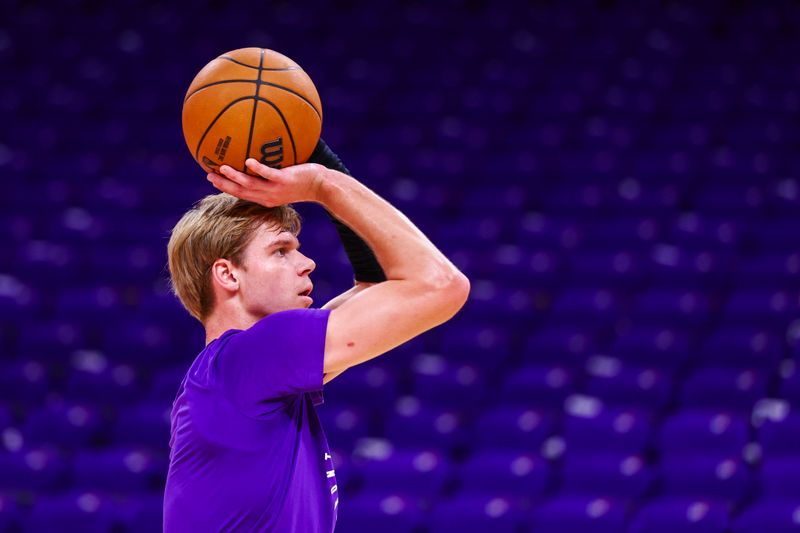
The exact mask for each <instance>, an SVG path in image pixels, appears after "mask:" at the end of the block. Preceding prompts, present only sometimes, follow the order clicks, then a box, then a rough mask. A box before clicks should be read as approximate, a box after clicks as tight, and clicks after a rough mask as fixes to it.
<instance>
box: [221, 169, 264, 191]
mask: <svg viewBox="0 0 800 533" xmlns="http://www.w3.org/2000/svg"><path fill="white" fill-rule="evenodd" d="M219 171H220V173H221V174H222V175H223V176H224V177H226V178H227V179H229V180H231V181H233V182H235V183H238V184H239V185H241V186H242V187H245V188H247V189H252V188H255V187H256V186H257V185H258V184H259V183H263V182H264V180H263V179H261V178H260V177H258V176H248V175H247V174H245V173H244V172H239V171H238V170H236V169H235V168H233V167H229V166H228V165H222V166H221V167H220V168H219Z"/></svg>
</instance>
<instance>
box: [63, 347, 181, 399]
mask: <svg viewBox="0 0 800 533" xmlns="http://www.w3.org/2000/svg"><path fill="white" fill-rule="evenodd" d="M142 381H143V378H142V376H141V374H140V373H139V372H138V371H137V370H136V369H135V368H134V367H132V366H130V365H125V364H116V365H111V364H109V363H108V362H107V360H105V358H104V357H103V355H102V354H100V353H99V352H91V351H88V350H82V351H78V352H75V353H73V356H72V369H71V371H70V373H69V376H68V377H67V385H66V392H67V395H68V396H69V397H70V398H71V399H75V400H80V401H85V402H92V403H96V404H112V405H126V404H130V403H132V402H135V401H136V400H138V399H139V398H140V397H141V395H142V389H143V385H142ZM176 390H177V387H176Z"/></svg>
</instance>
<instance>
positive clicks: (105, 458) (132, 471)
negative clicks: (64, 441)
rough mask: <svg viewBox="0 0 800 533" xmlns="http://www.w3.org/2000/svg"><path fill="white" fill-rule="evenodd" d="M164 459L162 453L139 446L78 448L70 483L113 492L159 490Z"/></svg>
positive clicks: (84, 487) (164, 464)
mask: <svg viewBox="0 0 800 533" xmlns="http://www.w3.org/2000/svg"><path fill="white" fill-rule="evenodd" d="M167 462H168V457H166V456H164V455H163V454H155V453H152V452H150V451H148V450H146V449H142V448H131V447H125V448H106V449H104V450H103V451H102V452H98V451H81V452H78V453H77V454H76V456H75V459H74V461H73V463H72V465H73V470H72V477H73V480H74V482H73V486H74V487H75V488H78V489H82V490H95V491H101V492H115V493H129V492H136V491H145V490H158V489H160V488H162V487H163V484H164V483H165V481H166V474H167Z"/></svg>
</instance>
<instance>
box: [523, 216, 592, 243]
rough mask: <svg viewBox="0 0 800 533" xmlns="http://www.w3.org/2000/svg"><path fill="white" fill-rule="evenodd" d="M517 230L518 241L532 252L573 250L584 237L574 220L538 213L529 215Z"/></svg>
mask: <svg viewBox="0 0 800 533" xmlns="http://www.w3.org/2000/svg"><path fill="white" fill-rule="evenodd" d="M517 228H518V229H517V241H518V242H519V243H520V245H521V246H523V247H527V248H528V249H531V250H536V249H539V248H545V249H548V250H552V249H560V248H565V249H571V248H574V247H575V246H576V245H577V244H578V243H579V242H581V240H582V238H583V235H584V231H583V229H582V228H581V227H580V225H579V224H577V223H576V222H574V221H572V220H569V219H565V218H556V217H552V216H550V215H549V214H543V213H537V212H530V213H527V214H526V215H525V216H524V217H523V218H522V223H521V224H520V225H519V226H517Z"/></svg>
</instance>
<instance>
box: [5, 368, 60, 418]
mask: <svg viewBox="0 0 800 533" xmlns="http://www.w3.org/2000/svg"><path fill="white" fill-rule="evenodd" d="M51 386H52V385H51V384H50V380H49V379H48V376H47V367H46V366H45V365H43V364H42V363H40V362H39V361H36V360H30V359H20V360H14V361H9V362H7V363H4V364H3V365H2V366H0V399H4V400H8V401H11V400H23V401H25V402H28V403H33V402H40V401H42V400H43V399H44V397H45V395H46V394H47V392H48V390H49V389H50V387H51ZM0 419H2V417H0Z"/></svg>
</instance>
